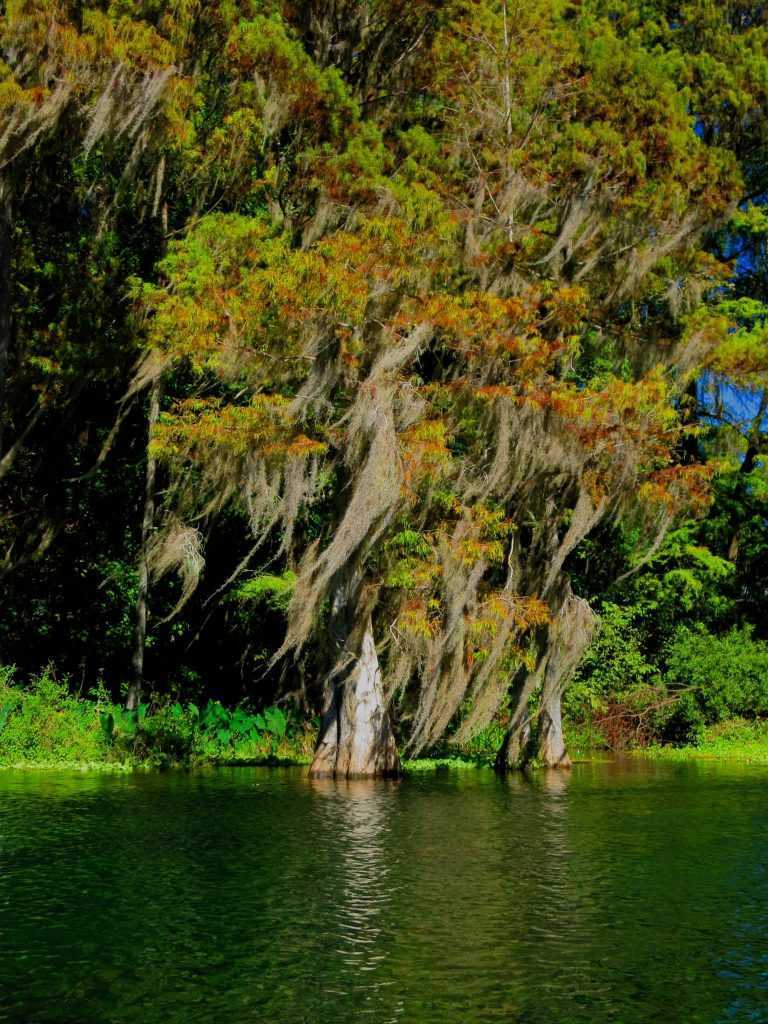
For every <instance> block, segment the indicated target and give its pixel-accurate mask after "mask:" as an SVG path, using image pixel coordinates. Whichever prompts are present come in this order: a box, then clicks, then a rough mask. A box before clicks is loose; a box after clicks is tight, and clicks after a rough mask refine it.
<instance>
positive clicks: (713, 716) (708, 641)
mask: <svg viewBox="0 0 768 1024" xmlns="http://www.w3.org/2000/svg"><path fill="white" fill-rule="evenodd" d="M666 679H667V684H668V686H669V687H670V688H671V689H672V690H673V691H674V690H682V689H690V690H692V691H693V692H694V693H695V695H696V698H697V702H698V705H699V707H700V708H701V711H702V714H703V717H704V721H705V722H706V724H712V723H715V722H722V721H724V720H725V719H727V718H758V717H764V716H768V643H765V642H764V641H761V640H756V639H755V638H754V636H753V630H752V629H750V628H749V627H744V628H735V629H732V630H729V631H728V632H727V633H725V634H723V635H722V636H713V635H712V634H710V633H708V632H706V631H705V630H704V629H689V628H685V627H683V628H681V629H680V630H679V631H678V632H677V634H676V635H675V637H674V640H673V642H672V644H671V646H670V649H669V653H668V656H667V671H666Z"/></svg>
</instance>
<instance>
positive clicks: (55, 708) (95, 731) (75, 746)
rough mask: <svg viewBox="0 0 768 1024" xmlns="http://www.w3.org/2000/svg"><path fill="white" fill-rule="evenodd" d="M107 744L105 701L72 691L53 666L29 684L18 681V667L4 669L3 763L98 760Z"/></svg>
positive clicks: (0, 683)
mask: <svg viewBox="0 0 768 1024" xmlns="http://www.w3.org/2000/svg"><path fill="white" fill-rule="evenodd" d="M105 751H106V747H105V743H104V738H103V734H102V729H101V724H100V712H99V705H98V703H97V702H96V701H93V700H80V699H78V698H77V697H73V696H72V695H71V694H70V693H69V687H68V685H67V683H66V682H60V681H59V680H57V679H56V678H55V676H54V675H53V673H52V671H51V670H50V669H46V670H45V671H44V672H42V673H41V674H40V675H39V676H37V677H36V678H34V679H32V681H31V683H30V685H29V687H27V688H22V687H19V686H16V685H14V684H13V669H4V670H2V673H1V674H0V763H2V764H15V763H20V762H25V763H32V764H40V763H46V762H66V761H98V760H101V759H102V758H103V757H104V755H105Z"/></svg>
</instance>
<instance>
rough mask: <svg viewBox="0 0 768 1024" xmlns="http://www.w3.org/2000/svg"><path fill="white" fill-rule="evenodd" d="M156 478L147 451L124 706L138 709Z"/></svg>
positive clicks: (155, 410)
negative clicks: (137, 587)
mask: <svg viewBox="0 0 768 1024" xmlns="http://www.w3.org/2000/svg"><path fill="white" fill-rule="evenodd" d="M160 393H161V383H160V378H158V379H157V380H156V381H155V382H154V383H153V385H152V389H151V390H150V393H149V417H148V440H151V438H152V430H153V428H154V426H155V424H156V423H157V419H158V416H159V415H160ZM156 477H157V460H156V459H155V458H154V457H153V456H152V455H150V454H149V448H147V471H146V476H145V479H144V515H143V518H142V523H141V543H140V546H139V564H138V573H139V592H138V594H137V596H136V617H135V621H134V628H133V658H132V660H131V681H130V684H129V686H128V695H127V698H126V701H125V706H126V707H127V708H128V709H129V710H131V711H132V710H135V709H136V708H137V707H138V706H139V701H140V700H141V691H142V688H143V686H144V648H145V646H146V639H147V604H148V600H149V561H148V555H149V544H150V540H151V538H152V530H153V528H154V525H155V481H156Z"/></svg>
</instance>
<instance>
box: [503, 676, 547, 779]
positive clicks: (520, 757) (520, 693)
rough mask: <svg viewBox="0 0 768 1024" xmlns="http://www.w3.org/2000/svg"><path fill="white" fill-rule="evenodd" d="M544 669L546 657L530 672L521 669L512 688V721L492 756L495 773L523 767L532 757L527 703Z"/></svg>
mask: <svg viewBox="0 0 768 1024" xmlns="http://www.w3.org/2000/svg"><path fill="white" fill-rule="evenodd" d="M545 668H546V656H545V657H544V658H543V659H542V660H540V661H539V664H538V665H537V666H536V668H535V669H534V671H533V672H528V671H526V670H525V669H521V670H520V675H519V676H518V679H517V680H516V682H515V685H514V686H513V688H512V700H511V703H512V708H513V710H512V718H511V720H510V723H509V727H508V729H507V732H506V735H505V736H504V741H503V743H502V744H501V749H500V750H499V752H498V754H497V755H496V770H497V771H499V772H507V771H514V770H516V769H518V768H525V766H526V765H527V764H528V763H529V762H530V761H531V759H532V757H533V751H532V736H531V721H530V714H529V711H528V701H529V699H530V696H531V694H532V693H533V692H534V691H535V690H536V689H537V688H538V686H539V684H540V683H541V677H542V675H543V673H544V669H545Z"/></svg>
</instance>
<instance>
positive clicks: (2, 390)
mask: <svg viewBox="0 0 768 1024" xmlns="http://www.w3.org/2000/svg"><path fill="white" fill-rule="evenodd" d="M12 256H13V207H12V205H11V193H10V189H9V188H8V183H7V182H6V181H3V179H2V178H0V456H1V455H2V453H3V427H4V425H5V415H6V391H7V377H8V356H9V352H10V347H11V328H12V324H11V300H12V288H13V282H12V278H11V271H12Z"/></svg>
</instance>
